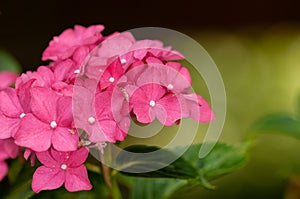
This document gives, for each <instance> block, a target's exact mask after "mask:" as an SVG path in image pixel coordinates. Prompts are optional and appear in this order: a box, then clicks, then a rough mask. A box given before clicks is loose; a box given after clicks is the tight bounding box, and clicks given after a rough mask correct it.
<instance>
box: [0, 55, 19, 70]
mask: <svg viewBox="0 0 300 199" xmlns="http://www.w3.org/2000/svg"><path fill="white" fill-rule="evenodd" d="M4 70H6V71H14V72H17V73H19V72H21V66H20V64H19V63H18V61H17V60H16V59H15V58H14V57H13V56H12V55H10V54H9V53H8V52H6V51H4V50H2V49H0V71H4Z"/></svg>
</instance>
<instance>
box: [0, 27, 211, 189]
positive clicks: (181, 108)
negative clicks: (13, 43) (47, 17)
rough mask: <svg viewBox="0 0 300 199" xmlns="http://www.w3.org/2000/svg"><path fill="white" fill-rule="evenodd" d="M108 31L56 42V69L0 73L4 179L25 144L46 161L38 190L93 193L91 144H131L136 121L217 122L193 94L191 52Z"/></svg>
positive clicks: (72, 34)
mask: <svg viewBox="0 0 300 199" xmlns="http://www.w3.org/2000/svg"><path fill="white" fill-rule="evenodd" d="M103 29H104V27H103V26H102V25H95V26H90V27H87V28H86V27H83V26H78V25H76V26H75V27H74V29H67V30H65V31H64V32H63V33H62V34H60V35H59V36H57V37H54V38H53V40H52V41H51V42H50V44H49V46H48V47H47V48H46V50H45V51H44V53H43V57H42V60H51V61H52V62H50V63H49V64H48V65H45V66H39V67H38V69H37V70H36V71H32V72H31V71H29V72H26V73H24V74H22V75H20V76H19V77H18V78H17V79H16V75H15V74H13V73H10V72H4V73H0V78H1V82H0V126H1V129H0V180H1V179H3V177H4V176H5V175H6V173H7V164H6V163H5V160H6V159H7V158H14V157H16V155H17V154H18V152H19V148H18V147H24V148H25V152H24V157H25V159H26V160H27V159H29V157H30V160H31V164H32V165H33V164H34V162H35V159H36V157H37V159H38V160H39V161H40V162H41V163H42V164H43V165H42V166H40V167H39V168H38V169H37V170H36V172H35V173H34V176H33V181H32V189H33V190H34V191H35V192H36V193H38V192H40V191H42V190H52V189H56V188H59V187H60V186H62V185H63V184H64V185H65V188H66V189H67V190H68V191H79V190H90V189H91V188H92V186H91V184H90V182H89V179H88V175H87V170H86V168H85V167H84V165H83V163H84V162H85V160H86V158H87V156H88V150H87V148H84V146H87V145H91V146H93V147H96V148H98V149H99V150H100V151H101V152H102V153H103V152H105V151H104V149H103V148H104V145H105V144H106V143H105V142H111V143H115V142H116V141H123V140H124V139H125V138H126V135H127V134H128V131H129V127H130V116H131V117H132V118H136V119H137V120H138V121H139V122H141V123H145V124H148V123H151V122H153V121H154V120H155V119H157V120H159V121H160V122H161V123H162V124H163V125H165V126H171V125H173V124H177V123H178V122H179V121H180V119H182V118H192V119H194V120H195V121H197V122H200V123H206V122H210V121H212V120H213V119H214V113H213V111H212V110H211V108H210V106H209V104H208V103H207V102H206V101H205V100H204V99H203V98H202V97H201V96H200V95H198V94H196V93H193V92H192V90H191V85H192V80H191V75H190V73H189V71H188V69H187V68H186V67H184V66H183V65H182V64H181V63H179V62H177V61H176V60H180V59H183V58H184V57H183V55H181V54H180V53H179V52H177V51H174V50H171V47H164V45H163V43H162V42H161V41H158V40H147V39H146V40H136V39H135V38H134V36H133V35H132V34H131V33H130V32H124V33H114V34H112V35H109V36H105V37H103V36H102V35H101V31H102V30H103ZM174 60H175V61H174ZM13 82H15V88H8V86H10V85H11V84H12V83H13ZM79 132H80V133H79ZM80 136H81V137H80ZM87 143H89V144H87ZM79 147H82V148H79ZM78 148H79V149H78Z"/></svg>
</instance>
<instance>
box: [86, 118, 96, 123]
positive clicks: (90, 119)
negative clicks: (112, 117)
mask: <svg viewBox="0 0 300 199" xmlns="http://www.w3.org/2000/svg"><path fill="white" fill-rule="evenodd" d="M88 122H89V123H90V124H94V123H95V122H96V119H95V118H94V117H89V119H88Z"/></svg>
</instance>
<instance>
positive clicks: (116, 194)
mask: <svg viewBox="0 0 300 199" xmlns="http://www.w3.org/2000/svg"><path fill="white" fill-rule="evenodd" d="M111 183H112V187H111V193H112V198H113V199H122V198H123V197H122V194H121V192H120V189H119V184H118V182H117V179H116V177H115V176H114V177H112V178H111Z"/></svg>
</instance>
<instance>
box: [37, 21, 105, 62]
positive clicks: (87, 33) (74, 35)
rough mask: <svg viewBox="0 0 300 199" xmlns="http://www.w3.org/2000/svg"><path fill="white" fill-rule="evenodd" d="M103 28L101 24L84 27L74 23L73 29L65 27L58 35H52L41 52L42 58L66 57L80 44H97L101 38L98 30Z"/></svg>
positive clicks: (55, 58)
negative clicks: (51, 38) (47, 44)
mask: <svg viewBox="0 0 300 199" xmlns="http://www.w3.org/2000/svg"><path fill="white" fill-rule="evenodd" d="M103 29H104V26H102V25H95V26H90V27H88V28H85V27H83V26H79V25H76V26H75V27H74V30H73V29H67V30H65V31H64V32H63V33H61V34H60V35H59V36H57V37H54V38H53V40H52V41H51V42H50V44H49V46H48V47H47V48H46V50H45V51H44V53H43V57H42V60H48V59H50V60H53V61H56V60H59V59H67V58H69V57H71V56H72V55H73V53H74V52H75V51H76V50H77V49H78V48H79V47H81V46H89V45H93V44H97V42H99V41H100V40H101V38H102V35H101V34H100V32H101V31H102V30H103Z"/></svg>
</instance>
